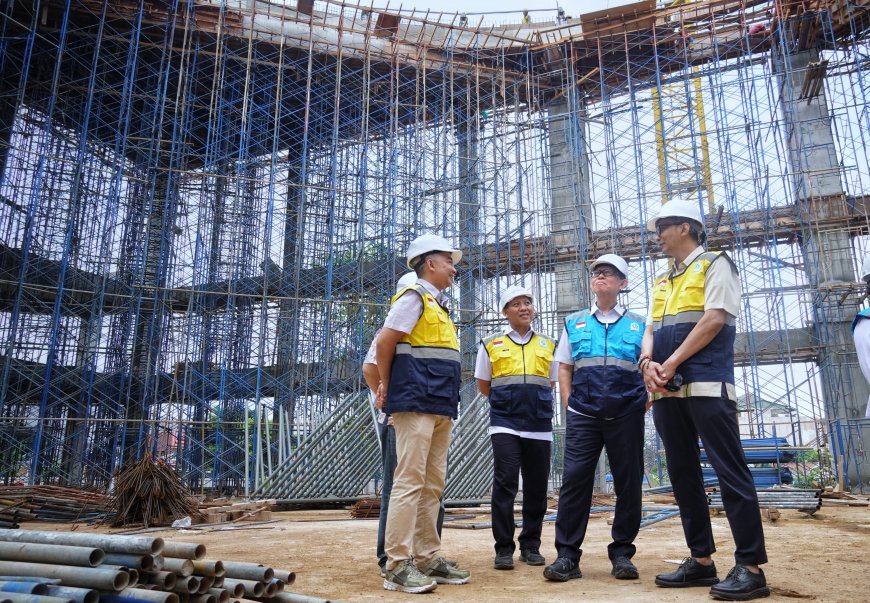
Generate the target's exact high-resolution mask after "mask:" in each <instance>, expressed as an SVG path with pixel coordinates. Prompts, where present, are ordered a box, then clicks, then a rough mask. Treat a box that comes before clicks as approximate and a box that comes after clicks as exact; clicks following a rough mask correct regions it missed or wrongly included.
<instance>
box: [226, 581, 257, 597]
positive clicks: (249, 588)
mask: <svg viewBox="0 0 870 603" xmlns="http://www.w3.org/2000/svg"><path fill="white" fill-rule="evenodd" d="M237 584H241V585H242V587H243V588H244V589H245V596H246V597H256V598H260V597H262V596H263V591H265V590H266V585H265V584H263V583H262V582H257V581H255V580H237V579H235V578H224V586H225V588H233V589H234V588H235V587H236V585H237Z"/></svg>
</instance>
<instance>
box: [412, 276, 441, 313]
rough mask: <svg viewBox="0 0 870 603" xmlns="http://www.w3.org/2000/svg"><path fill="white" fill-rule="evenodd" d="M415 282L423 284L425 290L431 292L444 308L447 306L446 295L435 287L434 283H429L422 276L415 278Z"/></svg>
mask: <svg viewBox="0 0 870 603" xmlns="http://www.w3.org/2000/svg"><path fill="white" fill-rule="evenodd" d="M417 283H418V284H420V285H423V288H424V289H426V291H428V292H429V293H431V294H432V296H433V297H434V298H435V299H436V300H437V301H438V303H439V304H441V305H442V306H444V307H445V308H446V307H447V301H448V299H447V296H446V295H444V294H443V293H442V292H441V291H439V290H438V289H436V288H435V285H433V284H432V283H430V282H429V281H427V280H426V279H424V278H417Z"/></svg>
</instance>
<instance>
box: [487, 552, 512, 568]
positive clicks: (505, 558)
mask: <svg viewBox="0 0 870 603" xmlns="http://www.w3.org/2000/svg"><path fill="white" fill-rule="evenodd" d="M492 565H493V567H494V568H495V569H498V570H511V569H514V555H513V553H496V554H495V563H493V564H492Z"/></svg>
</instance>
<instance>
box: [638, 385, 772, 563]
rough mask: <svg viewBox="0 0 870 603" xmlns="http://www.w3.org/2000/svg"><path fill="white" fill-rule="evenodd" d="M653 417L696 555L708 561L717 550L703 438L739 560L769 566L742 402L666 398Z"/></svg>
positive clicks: (695, 398)
mask: <svg viewBox="0 0 870 603" xmlns="http://www.w3.org/2000/svg"><path fill="white" fill-rule="evenodd" d="M653 418H654V419H655V424H656V429H657V430H658V432H659V435H660V436H661V438H662V442H663V443H664V445H665V453H666V456H667V461H668V473H669V474H670V477H671V484H673V486H674V497H675V498H676V499H677V505H678V506H679V507H680V519H681V520H682V522H683V533H684V534H685V536H686V544H687V545H688V546H689V550H690V551H691V554H692V557H708V556H709V555H712V554H713V552H715V550H716V545H715V543H714V542H713V530H712V529H711V527H710V513H709V510H708V506H707V496H706V494H705V493H704V478H703V477H702V475H701V456H700V454H701V453H700V450H699V448H698V436H701V441H702V442H703V443H704V449H705V450H706V452H707V457H708V458H709V459H710V463H711V464H712V465H713V468H714V469H715V470H716V475H718V476H719V488H720V489H721V491H722V503H723V505H724V506H725V513H726V516H727V518H728V524H729V525H730V526H731V535H732V536H733V537H734V544H735V545H736V549H735V551H734V558H735V560H736V562H737V563H743V564H749V565H757V564H760V563H767V552H766V551H765V548H764V530H763V529H762V527H761V512H760V511H759V509H758V494H757V492H756V491H755V484H754V483H753V481H752V475H751V474H750V473H749V468H748V467H747V466H746V457H744V455H743V448H742V447H741V445H740V427H739V425H738V423H737V403H736V402H733V401H731V400H728V398H727V397H725V396H721V397H718V398H707V397H692V398H665V399H662V400H656V402H655V404H653Z"/></svg>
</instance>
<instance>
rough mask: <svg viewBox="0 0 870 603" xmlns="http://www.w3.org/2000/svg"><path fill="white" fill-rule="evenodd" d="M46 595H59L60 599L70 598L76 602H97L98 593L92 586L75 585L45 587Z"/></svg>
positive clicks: (98, 598)
mask: <svg viewBox="0 0 870 603" xmlns="http://www.w3.org/2000/svg"><path fill="white" fill-rule="evenodd" d="M47 588H48V592H46V594H47V595H50V596H52V597H61V598H62V599H72V600H73V601H75V602H76V603H98V601H99V600H100V593H98V592H97V591H95V590H94V589H92V588H76V587H75V586H55V585H50V586H48V587H47Z"/></svg>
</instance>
